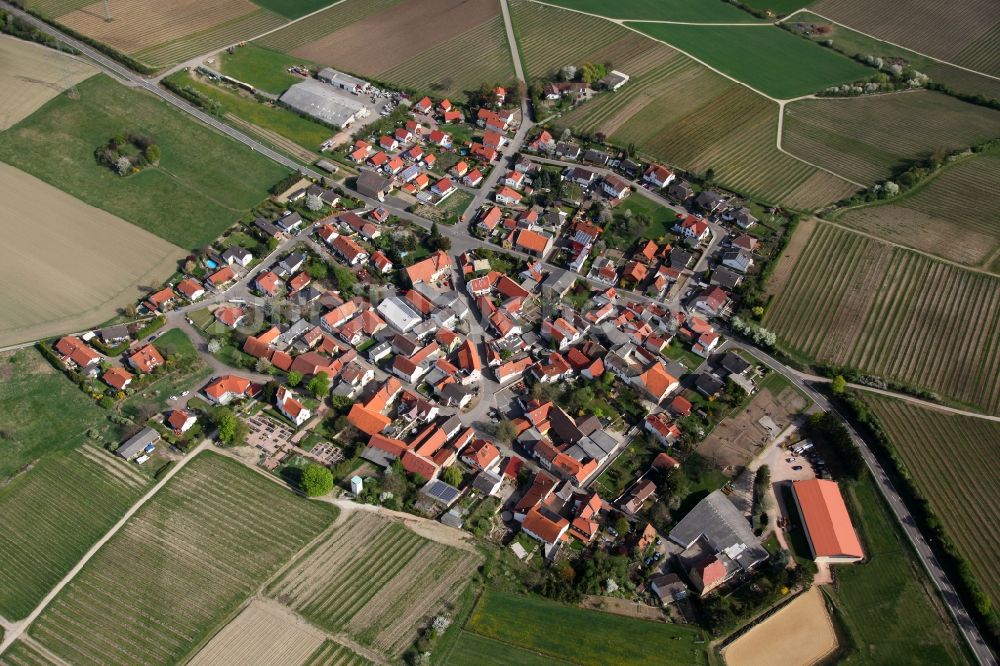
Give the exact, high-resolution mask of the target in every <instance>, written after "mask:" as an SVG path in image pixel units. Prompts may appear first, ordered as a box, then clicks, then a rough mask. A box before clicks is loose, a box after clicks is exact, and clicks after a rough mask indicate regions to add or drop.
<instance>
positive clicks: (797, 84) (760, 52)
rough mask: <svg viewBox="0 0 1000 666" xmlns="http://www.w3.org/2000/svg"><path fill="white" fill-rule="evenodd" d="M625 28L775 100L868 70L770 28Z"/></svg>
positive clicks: (852, 78) (646, 25) (661, 25)
mask: <svg viewBox="0 0 1000 666" xmlns="http://www.w3.org/2000/svg"><path fill="white" fill-rule="evenodd" d="M628 25H629V26H631V27H634V28H637V29H638V30H641V31H642V32H644V33H646V34H648V35H650V36H652V37H654V38H656V39H660V40H663V41H665V42H666V43H668V44H670V45H671V46H673V47H675V48H678V49H681V50H682V51H685V52H686V53H690V54H691V55H692V56H694V57H696V58H698V59H700V60H702V61H704V62H706V63H708V64H709V65H711V66H713V67H715V68H717V69H719V70H720V71H722V72H725V73H726V74H729V75H730V76H732V77H733V78H735V79H737V80H738V81H742V82H743V83H746V84H747V85H749V86H751V87H753V88H754V89H756V90H759V91H760V92H762V93H764V94H766V95H770V96H772V97H776V98H778V99H789V98H793V97H799V96H802V95H809V94H812V93H815V92H818V91H820V90H823V89H824V88H827V87H829V86H832V85H836V84H840V83H847V82H851V81H856V80H858V79H861V78H864V77H867V76H869V75H870V74H871V73H872V71H873V70H872V69H870V68H868V67H865V66H864V65H861V64H859V63H857V62H855V61H853V60H851V59H849V58H846V57H844V56H842V55H840V54H839V53H836V52H835V51H831V50H830V49H824V48H822V47H820V46H818V45H815V44H810V43H809V42H808V41H806V40H804V39H801V38H799V37H796V36H795V35H793V34H791V33H790V32H787V31H785V30H782V29H781V28H778V27H774V26H766V27H740V26H692V25H670V24H666V23H629V24H628Z"/></svg>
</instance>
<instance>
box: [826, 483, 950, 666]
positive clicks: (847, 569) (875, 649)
mask: <svg viewBox="0 0 1000 666" xmlns="http://www.w3.org/2000/svg"><path fill="white" fill-rule="evenodd" d="M844 496H845V497H844V498H845V500H846V501H847V503H848V508H849V509H850V510H851V513H852V515H854V516H855V517H859V518H860V520H857V522H855V529H857V530H858V532H859V536H860V537H861V539H862V545H863V548H864V551H865V556H866V557H867V561H866V562H865V563H864V564H862V565H850V566H842V567H838V568H837V570H836V578H837V580H836V583H835V585H834V586H833V587H832V588H831V589H830V596H831V598H832V599H833V601H834V604H835V606H836V608H837V611H838V617H839V619H840V620H841V622H842V624H843V625H844V627H845V628H846V632H847V635H848V636H849V638H850V639H851V642H852V643H853V649H851V650H850V651H849V652H848V653H847V655H846V656H845V657H844V659H843V660H842V661H840V662H839V663H841V664H851V665H853V664H885V665H889V664H923V665H926V666H932V665H933V666H938V665H943V664H966V663H969V662H968V660H967V659H966V658H965V655H964V653H963V652H962V650H961V648H960V647H959V645H958V641H959V638H958V637H957V636H955V635H954V631H953V630H952V628H951V627H952V624H951V617H950V616H949V615H947V611H945V610H944V609H943V608H942V607H941V606H940V602H939V600H938V597H937V593H936V591H934V589H933V588H932V587H931V584H930V581H928V580H927V574H926V573H925V572H924V570H923V569H922V568H920V565H919V564H918V563H917V562H916V561H915V560H914V558H913V551H912V547H911V546H910V544H909V542H908V541H906V537H905V536H904V535H903V534H902V533H901V531H900V528H899V525H898V524H897V523H896V521H895V519H894V518H893V517H892V516H891V515H890V514H889V511H888V509H887V508H886V506H885V503H884V501H883V500H882V497H881V495H879V493H878V489H877V488H876V487H875V484H874V482H873V481H872V479H871V477H869V476H868V475H867V474H866V475H865V476H864V478H863V479H862V480H861V481H860V482H858V483H854V484H852V485H850V486H848V487H847V488H846V491H845V492H844Z"/></svg>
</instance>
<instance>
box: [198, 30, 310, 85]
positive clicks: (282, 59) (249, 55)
mask: <svg viewBox="0 0 1000 666" xmlns="http://www.w3.org/2000/svg"><path fill="white" fill-rule="evenodd" d="M292 65H306V66H310V65H311V66H312V67H316V65H313V64H312V63H308V62H303V61H302V59H301V58H293V57H291V56H288V55H285V54H284V53H279V52H277V51H272V50H270V49H265V48H261V47H260V46H257V45H256V44H254V43H250V44H247V45H246V46H241V47H240V48H238V49H236V50H235V51H234V52H233V53H232V55H230V54H229V53H226V52H225V51H223V52H221V53H219V55H218V56H216V65H215V66H216V68H217V69H218V70H219V71H220V72H222V73H223V74H228V75H229V76H231V77H233V78H235V79H239V80H240V81H243V82H245V83H249V84H251V85H253V86H256V87H257V88H260V89H261V90H264V91H266V92H269V93H271V94H273V95H280V94H281V93H283V92H285V90H287V89H288V87H289V86H292V85H294V84H296V83H299V82H300V81H302V77H301V76H297V75H295V74H289V73H288V68H289V67H291V66H292Z"/></svg>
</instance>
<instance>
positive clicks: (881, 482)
mask: <svg viewBox="0 0 1000 666" xmlns="http://www.w3.org/2000/svg"><path fill="white" fill-rule="evenodd" d="M542 4H545V3H542ZM0 7H3V8H4V9H5V10H7V11H9V12H10V13H12V14H14V15H15V16H17V17H19V18H21V19H23V20H25V21H27V22H28V23H29V24H31V25H33V26H35V27H36V28H38V29H39V30H41V31H42V32H44V33H46V34H49V35H51V36H53V37H55V38H57V39H59V40H60V41H62V42H64V43H65V44H68V45H70V46H72V47H74V48H76V49H77V50H78V51H80V52H81V53H82V54H83V55H85V56H86V57H88V58H90V59H91V60H93V61H94V62H96V63H97V64H98V65H100V66H101V67H103V68H104V69H105V70H106V71H108V72H109V73H111V74H112V75H114V76H115V77H116V78H118V79H120V80H123V81H125V82H127V83H128V84H129V85H132V86H134V87H139V88H143V89H145V90H147V91H149V92H151V93H152V94H154V95H156V96H157V97H160V98H162V99H163V100H164V101H166V102H167V103H169V104H171V105H172V106H174V107H176V108H178V109H180V110H181V111H183V112H185V113H187V114H189V115H191V116H194V117H195V118H197V119H198V120H201V121H202V122H203V123H205V124H206V125H208V126H210V127H214V128H215V129H217V130H218V131H220V132H222V133H223V134H225V135H226V136H229V137H231V138H233V139H235V140H236V141H239V142H240V143H242V144H244V145H246V146H248V147H249V148H250V149H251V150H256V151H257V152H259V153H261V154H262V155H264V156H266V157H268V158H270V159H272V160H274V161H275V162H277V163H278V164H282V165H284V166H286V167H288V168H289V169H291V170H293V171H295V170H297V171H301V172H302V173H303V174H305V175H307V176H311V177H313V178H316V179H319V178H321V177H322V176H321V174H319V173H318V172H316V171H315V170H313V169H310V168H309V167H304V166H302V165H300V164H298V163H296V162H294V161H293V160H291V159H289V158H287V157H285V156H284V155H281V154H279V153H276V152H275V151H273V150H271V149H269V148H267V147H265V146H263V145H261V144H260V143H258V142H257V141H254V140H253V139H251V138H250V137H248V136H247V135H245V134H243V133H242V132H240V131H238V130H236V129H233V128H232V127H230V126H228V125H226V124H225V123H222V122H220V121H218V120H216V119H215V118H213V117H211V116H209V115H208V114H206V113H204V112H203V111H201V110H199V109H197V108H196V107H194V106H193V105H191V104H189V103H187V102H186V101H184V100H183V99H181V98H179V97H177V96H176V95H174V94H172V93H170V92H168V91H166V90H163V89H161V88H159V87H158V86H157V85H155V84H154V83H150V82H149V81H146V80H145V79H143V78H142V77H141V76H139V75H137V74H136V73H134V72H132V71H131V70H129V69H128V68H126V67H124V66H122V65H119V64H118V63H117V62H115V61H113V60H111V59H110V58H108V57H106V56H104V55H102V54H101V53H99V52H97V51H96V50H95V49H93V48H91V47H89V46H87V45H86V44H84V43H82V42H80V41H79V40H76V39H73V38H71V37H69V36H68V35H66V34H64V33H63V32H62V31H60V30H57V29H55V28H53V27H52V26H50V25H48V24H47V23H45V22H43V21H40V20H38V19H36V18H35V17H34V16H31V15H30V14H27V13H25V12H23V11H21V10H20V9H18V8H16V7H13V6H11V5H10V4H9V3H7V2H6V1H5V0H0ZM563 9H564V8H563ZM602 18H603V17H602ZM726 78H730V77H726ZM741 85H745V84H741ZM747 87H749V86H747ZM755 92H756V91H755ZM765 97H766V95H765ZM361 198H362V199H363V200H365V201H366V203H369V204H370V205H374V202H373V201H372V200H371V199H367V198H366V197H361ZM390 210H391V212H393V213H394V214H396V215H398V216H399V217H401V218H403V219H407V220H409V221H411V222H414V223H416V224H418V225H420V226H421V227H424V228H428V227H430V222H429V221H428V220H425V219H424V218H422V217H419V216H416V215H413V214H410V213H407V212H405V211H402V210H399V209H395V208H391V209H390ZM443 233H444V234H445V235H447V236H449V237H450V238H452V239H454V240H457V241H459V242H460V243H461V244H462V245H464V246H465V247H470V246H474V247H485V248H491V249H492V248H493V246H492V245H490V244H489V243H485V242H482V241H479V240H478V239H474V238H471V237H469V236H468V235H467V234H466V233H464V232H463V231H462V230H461V229H458V228H456V227H447V226H446V227H444V229H443ZM511 254H513V255H516V256H520V257H521V258H528V257H527V255H523V254H522V253H520V252H511ZM547 267H548V268H549V269H550V270H552V269H555V270H557V271H561V270H562V269H558V268H556V267H554V266H547ZM588 282H589V280H588ZM630 294H631V292H630ZM632 295H634V296H637V297H638V298H640V299H641V300H642V301H646V302H648V301H649V300H650V299H648V298H646V297H644V296H639V295H638V294H632ZM746 346H747V347H748V348H749V350H750V351H751V352H752V353H753V354H754V355H755V356H757V357H758V358H760V359H761V360H763V361H764V362H765V363H768V364H769V365H771V367H773V368H774V369H775V370H777V371H778V372H780V373H781V374H782V375H784V376H785V377H786V378H788V379H789V380H790V381H792V382H793V383H794V384H795V385H796V386H798V387H799V388H801V389H802V390H803V391H805V393H806V394H807V395H809V396H810V397H811V398H812V399H813V400H814V401H815V402H816V403H817V404H819V405H820V406H821V407H823V408H824V409H827V410H832V409H833V408H832V406H831V405H830V404H829V402H828V401H827V400H826V399H825V398H824V397H823V396H821V395H818V394H816V393H815V392H814V391H813V390H811V389H810V388H809V387H808V386H807V385H806V383H805V382H804V381H803V380H802V379H801V378H800V377H799V376H798V375H797V373H796V372H795V371H794V370H792V369H791V368H788V367H786V366H784V365H783V364H781V363H779V362H778V361H777V360H776V359H774V358H772V357H771V356H769V355H768V354H766V353H765V352H763V351H761V350H759V349H756V348H754V347H752V346H751V345H746ZM845 423H846V421H845ZM847 427H848V430H849V431H850V433H851V437H852V439H853V440H854V442H855V445H857V446H858V447H859V448H860V450H861V453H862V456H863V457H864V460H865V463H866V464H867V465H868V467H869V469H870V470H871V472H872V474H873V476H874V477H875V480H876V482H877V483H878V486H879V489H880V490H881V492H882V494H883V496H884V497H885V498H886V501H887V502H888V503H889V506H890V507H891V508H892V511H893V514H894V515H895V516H896V518H897V520H898V521H899V523H900V525H901V526H902V528H903V530H904V531H905V532H906V535H907V537H908V538H909V539H910V542H911V543H912V544H913V546H914V549H915V550H916V552H917V555H918V556H919V558H920V561H921V563H922V564H923V566H924V568H925V569H926V570H927V571H928V573H929V574H930V576H931V580H932V581H933V582H934V585H935V587H937V589H938V591H939V592H940V594H941V596H942V599H943V600H944V603H945V604H946V605H947V606H948V610H949V611H950V612H951V614H952V616H953V617H954V618H955V621H956V623H957V624H958V628H959V630H960V631H961V632H962V636H963V637H964V638H965V640H966V642H967V643H968V645H969V647H970V648H971V649H972V651H973V653H974V654H975V656H976V660H977V661H978V662H979V663H980V664H984V665H985V666H995V665H996V664H997V660H996V659H995V658H994V656H993V654H992V653H991V652H990V650H989V648H988V647H987V646H986V642H985V641H984V640H983V637H982V634H981V633H980V632H979V629H978V628H977V627H976V625H975V623H974V622H973V621H972V618H971V616H970V614H969V612H968V611H967V610H966V608H965V606H964V604H963V603H962V600H961V598H960V597H959V596H958V593H957V592H956V590H955V587H954V586H953V585H952V584H951V581H949V580H948V577H947V575H946V574H945V572H944V569H942V568H941V565H940V563H939V562H938V561H937V558H936V557H935V556H934V553H933V551H932V550H931V548H930V546H929V545H928V543H927V540H926V539H925V538H924V536H923V535H922V534H921V533H920V531H919V530H918V529H917V528H916V526H915V525H916V523H915V521H914V520H913V517H912V516H911V515H910V512H909V510H908V509H907V508H906V506H905V505H904V504H903V501H902V499H901V498H900V496H899V493H897V492H896V490H895V488H894V487H893V486H892V483H891V482H890V481H889V477H888V476H887V475H886V474H885V472H884V471H883V470H882V467H881V466H880V465H879V462H878V460H876V458H875V456H874V454H873V453H872V452H871V449H869V448H868V445H867V444H866V443H865V441H864V440H863V439H861V437H860V436H859V435H858V434H857V432H855V431H854V429H853V428H851V426H850V424H849V423H848V424H847ZM202 446H203V445H202ZM191 457H193V455H190V456H187V457H186V458H185V459H184V460H188V459H190V458H191ZM182 464H183V461H182ZM178 467H179V466H178ZM178 467H175V468H174V469H173V470H171V473H170V474H168V476H167V477H166V478H169V477H170V476H172V473H173V472H174V471H176V469H178ZM164 480H166V479H164ZM160 485H161V484H157V486H156V487H155V488H154V489H153V490H152V491H150V493H149V495H148V496H151V495H152V494H153V493H155V491H156V490H158V489H159V488H160ZM148 496H147V497H148ZM146 499H147V498H146V497H144V498H143V499H142V500H140V504H141V503H142V502H145V500H146ZM138 506H139V505H137V506H136V507H134V508H135V509H138ZM132 513H134V511H132V512H130V513H129V514H127V515H126V518H127V517H128V516H130V515H131V514H132ZM122 524H124V518H123V520H122ZM118 528H120V525H116V527H115V528H113V531H117V529H118ZM110 536H111V534H109V535H108V537H110ZM105 540H106V539H105ZM103 542H104V540H102V542H101V543H103ZM99 545H100V544H97V545H95V546H94V548H93V549H92V550H91V552H89V553H88V554H87V556H85V559H84V560H82V561H81V562H80V563H79V564H78V566H77V567H76V568H74V570H73V571H71V572H70V574H69V575H68V576H67V577H66V579H65V580H64V581H63V582H62V583H60V585H59V586H57V588H56V590H54V591H53V592H52V593H50V595H49V596H48V597H46V599H45V600H43V602H42V604H41V605H40V607H39V608H38V609H36V612H35V613H32V615H31V616H29V618H28V619H26V620H25V621H23V622H22V623H19V625H18V626H16V627H15V628H14V630H13V631H8V632H6V633H7V635H6V636H5V637H4V642H3V644H2V646H0V652H2V651H3V650H6V648H7V647H8V646H9V645H10V644H11V643H12V642H13V638H11V634H14V638H16V637H17V636H19V635H20V634H21V633H22V632H23V631H24V628H25V626H26V625H27V624H28V623H30V622H29V621H28V620H30V619H34V617H36V616H37V614H38V613H39V612H41V610H42V608H44V605H45V604H47V603H48V602H49V601H51V599H52V598H53V597H54V596H55V593H56V592H58V590H59V589H61V588H62V586H63V585H65V583H66V582H68V581H69V579H71V578H72V577H73V576H74V575H75V574H76V572H77V571H78V570H79V568H82V566H83V563H84V562H85V560H86V559H89V556H92V555H93V553H94V552H96V550H97V549H98V547H99Z"/></svg>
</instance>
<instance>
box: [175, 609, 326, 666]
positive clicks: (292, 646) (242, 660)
mask: <svg viewBox="0 0 1000 666" xmlns="http://www.w3.org/2000/svg"><path fill="white" fill-rule="evenodd" d="M325 638H326V635H325V634H324V633H323V632H321V631H320V630H319V629H316V628H315V627H313V626H312V625H310V624H309V623H307V622H306V621H305V620H303V619H302V618H300V617H298V616H297V615H295V613H293V612H292V611H290V610H288V609H287V608H285V607H284V606H282V605H281V604H279V603H277V602H276V601H271V600H269V599H254V600H253V601H251V602H250V605H249V606H247V607H246V608H244V609H243V611H242V612H241V613H240V614H239V615H237V616H236V618H235V619H233V621H232V622H230V623H229V624H227V625H226V626H225V627H223V629H222V631H220V632H219V633H218V634H216V635H215V636H214V637H213V638H212V640H211V641H209V642H208V644H207V645H206V646H205V647H204V648H202V649H201V650H200V651H199V652H198V654H196V655H195V656H194V658H193V659H192V660H191V662H190V663H191V666H208V665H209V664H211V665H212V666H230V665H231V666H238V665H241V664H250V663H253V664H260V665H261V666H283V665H284V664H301V663H302V662H304V661H305V660H306V658H307V657H308V656H309V655H311V654H312V653H313V652H315V651H316V649H317V648H318V647H319V646H320V645H321V644H322V643H323V640H324V639H325Z"/></svg>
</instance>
